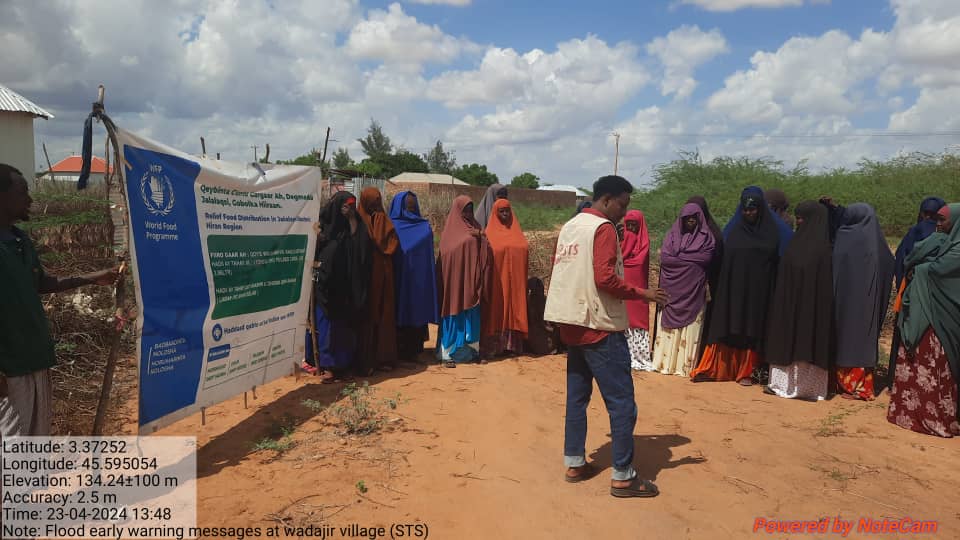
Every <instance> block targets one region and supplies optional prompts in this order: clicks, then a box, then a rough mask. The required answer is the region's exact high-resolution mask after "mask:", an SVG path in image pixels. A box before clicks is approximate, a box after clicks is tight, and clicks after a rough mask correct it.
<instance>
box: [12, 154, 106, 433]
mask: <svg viewBox="0 0 960 540" xmlns="http://www.w3.org/2000/svg"><path fill="white" fill-rule="evenodd" d="M32 203H33V199H31V198H30V193H29V189H28V187H27V181H26V179H24V177H23V174H21V173H20V171H18V170H17V169H15V168H13V167H11V166H9V165H6V164H3V163H0V435H2V436H3V437H12V436H15V435H49V434H50V426H51V420H52V418H51V417H52V410H53V396H52V384H51V379H50V368H51V367H53V366H54V364H56V356H55V355H54V347H53V338H52V337H51V335H50V327H49V325H48V323H47V316H46V314H45V313H44V311H43V304H42V303H41V302H40V295H41V294H44V293H53V292H61V291H66V290H70V289H75V288H77V287H80V286H83V285H112V284H114V283H116V280H117V271H116V270H104V271H101V272H95V273H93V274H87V275H84V276H78V277H72V278H58V277H54V276H50V275H48V274H46V273H45V272H44V271H43V267H42V266H41V265H40V258H39V257H38V256H37V252H36V250H35V249H34V247H33V242H31V241H30V237H29V236H28V235H27V234H26V233H24V232H23V231H22V230H20V229H18V228H17V227H15V226H14V223H16V222H18V221H26V220H28V219H30V205H31V204H32Z"/></svg>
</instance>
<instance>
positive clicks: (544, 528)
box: [127, 356, 960, 539]
mask: <svg viewBox="0 0 960 540" xmlns="http://www.w3.org/2000/svg"><path fill="white" fill-rule="evenodd" d="M564 365H565V360H564V359H563V358H562V357H559V356H551V357H544V358H539V359H531V358H520V359H511V360H504V361H499V362H494V363H491V364H488V365H485V366H479V365H469V366H460V367H458V368H457V369H453V370H451V369H444V368H441V367H439V366H430V367H421V368H420V369H419V370H416V371H404V370H400V371H398V372H395V376H392V377H390V378H386V379H379V378H375V379H372V380H371V383H372V384H374V385H375V388H376V396H377V397H378V398H389V397H396V396H397V394H400V398H401V404H400V405H399V407H398V408H397V409H396V411H391V412H389V413H388V416H387V418H388V423H387V427H386V428H385V430H384V431H383V432H381V433H380V434H377V435H373V436H369V437H365V438H343V437H340V436H338V435H337V434H336V433H335V432H334V431H335V430H334V427H333V426H332V425H330V424H329V423H327V422H326V421H325V419H324V418H325V417H324V415H323V414H322V413H321V414H318V413H315V412H313V411H312V410H311V409H310V408H309V407H307V406H305V405H304V404H303V402H304V400H315V401H317V402H320V403H323V404H327V403H331V402H333V401H334V400H335V399H336V398H337V392H338V391H339V389H340V386H339V385H336V386H334V385H320V384H318V383H317V382H315V381H316V379H314V378H312V377H301V378H300V379H299V381H296V380H294V378H293V377H287V378H284V379H282V380H279V381H275V382H274V383H272V384H270V385H267V386H265V387H263V388H260V389H258V399H257V400H256V401H253V400H251V401H250V404H251V405H250V408H248V409H244V408H243V400H242V397H238V398H235V399H232V400H230V401H228V402H225V403H222V404H220V405H217V406H215V407H211V408H209V409H208V410H207V424H206V426H201V425H200V418H199V416H197V417H192V418H188V419H185V420H183V421H181V422H179V423H177V424H175V425H173V426H170V427H169V428H167V429H165V430H163V431H161V432H160V433H159V435H196V436H197V437H198V439H199V443H200V451H199V456H198V468H199V471H198V474H199V476H200V477H201V479H200V481H199V493H198V500H199V510H198V522H199V523H198V524H199V525H200V526H204V527H241V526H247V527H261V528H262V529H263V530H264V531H265V530H266V528H268V527H272V526H274V525H277V524H278V523H280V522H284V523H286V524H291V525H293V524H308V523H313V524H314V525H320V524H321V523H325V524H328V525H335V526H337V527H342V526H349V525H350V524H353V523H357V524H360V525H361V526H385V527H389V526H390V525H391V524H394V523H415V522H419V523H425V524H427V525H428V526H429V533H430V537H432V538H438V539H446V538H450V539H471V538H498V539H499V538H531V539H532V538H605V539H606V538H609V539H613V538H617V539H619V538H742V537H748V536H752V530H751V528H752V526H753V524H754V519H755V518H758V517H765V518H771V519H772V518H780V519H804V520H816V519H821V518H823V517H836V516H837V515H840V516H842V518H843V519H847V520H857V519H859V518H862V517H869V518H874V519H883V518H884V517H887V518H896V519H899V518H901V517H905V516H909V517H911V518H913V519H929V520H938V521H939V533H938V535H937V536H936V537H938V538H958V537H960V507H958V506H957V504H956V498H955V493H956V486H957V485H960V440H957V439H953V440H944V439H938V438H933V437H926V436H921V435H917V434H914V433H912V432H909V431H906V430H903V429H900V428H898V427H896V426H893V425H891V424H889V423H887V421H886V419H885V412H886V410H885V408H886V404H887V399H886V398H885V397H883V398H881V399H880V400H878V401H876V402H872V403H862V402H855V403H854V402H847V401H844V400H840V399H834V400H832V401H829V402H821V403H806V402H798V401H788V400H783V399H779V398H776V397H773V396H768V395H765V394H763V393H762V392H761V390H760V388H759V387H752V388H741V387H739V386H738V385H736V384H733V383H703V384H693V383H690V382H689V381H687V380H685V379H682V378H679V377H670V376H664V375H657V374H638V375H636V377H635V382H636V388H637V405H638V407H639V411H640V418H639V421H638V424H637V428H636V437H635V439H636V464H637V466H638V468H639V471H640V474H641V475H642V476H643V477H646V478H653V479H655V480H656V482H657V483H658V485H659V486H660V489H661V492H662V494H661V496H660V497H658V498H656V499H652V500H617V499H614V498H613V497H611V496H610V495H609V491H608V486H609V466H610V446H609V439H608V437H607V433H608V432H609V424H608V421H607V415H606V410H605V409H604V406H603V403H602V401H600V399H599V394H598V393H596V392H595V394H594V402H593V404H592V406H591V408H590V411H589V418H590V431H589V436H588V441H587V448H588V452H592V455H591V456H590V459H593V460H596V462H597V463H599V464H600V465H601V466H603V467H604V472H603V474H602V475H600V476H599V477H597V478H594V479H592V480H590V481H588V482H585V483H583V484H579V485H572V484H566V483H564V482H563V481H562V479H561V475H562V474H563V465H562V457H561V456H562V438H563V412H564ZM132 429H133V426H132V425H128V427H127V431H128V432H132ZM283 429H286V430H287V431H288V432H290V433H292V435H291V439H292V441H293V443H294V444H293V446H292V448H290V449H289V450H288V451H286V452H284V453H282V454H277V453H276V452H274V451H271V450H264V451H258V452H252V451H251V447H252V446H253V445H254V443H255V442H256V441H258V440H260V439H262V438H263V437H265V436H268V435H272V436H274V437H277V436H278V432H282V431H283ZM361 481H362V482H363V486H364V487H365V488H366V490H367V491H366V493H364V494H361V493H360V490H358V487H357V485H358V483H359V482H361ZM265 535H266V533H265V532H264V536H265ZM764 536H765V537H771V536H772V537H778V535H764ZM880 536H882V537H885V538H893V537H896V535H890V534H887V535H880ZM335 537H340V536H335ZM850 537H863V536H862V535H859V536H858V535H856V534H852V535H851V536H850ZM913 537H916V536H913ZM921 537H922V536H921Z"/></svg>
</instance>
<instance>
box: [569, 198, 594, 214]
mask: <svg viewBox="0 0 960 540" xmlns="http://www.w3.org/2000/svg"><path fill="white" fill-rule="evenodd" d="M592 206H593V203H592V202H590V201H581V202H580V203H579V204H577V211H576V212H574V213H573V215H577V214H579V213H580V212H583V210H584V208H591V207H592Z"/></svg>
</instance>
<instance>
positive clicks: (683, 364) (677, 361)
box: [653, 310, 704, 377]
mask: <svg viewBox="0 0 960 540" xmlns="http://www.w3.org/2000/svg"><path fill="white" fill-rule="evenodd" d="M703 313H704V311H703V310H700V314H699V315H697V318H696V319H695V320H694V321H693V322H692V323H690V324H688V325H687V326H684V327H683V328H664V327H663V326H660V331H659V332H657V341H656V342H655V343H654V344H653V370H654V371H659V372H660V373H663V374H664V375H679V376H681V377H687V376H689V375H690V370H691V369H693V365H694V363H696V361H697V353H698V352H699V351H700V337H701V334H702V333H703Z"/></svg>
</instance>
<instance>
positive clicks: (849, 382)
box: [837, 367, 874, 401]
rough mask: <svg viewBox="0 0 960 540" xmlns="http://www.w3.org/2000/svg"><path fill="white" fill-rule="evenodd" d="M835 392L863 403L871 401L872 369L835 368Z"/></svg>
mask: <svg viewBox="0 0 960 540" xmlns="http://www.w3.org/2000/svg"><path fill="white" fill-rule="evenodd" d="M837 390H838V391H839V392H840V393H842V394H847V395H848V396H853V397H855V398H857V399H862V400H864V401H873V397H874V396H873V368H865V367H839V368H837Z"/></svg>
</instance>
